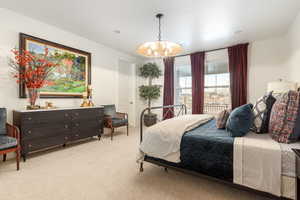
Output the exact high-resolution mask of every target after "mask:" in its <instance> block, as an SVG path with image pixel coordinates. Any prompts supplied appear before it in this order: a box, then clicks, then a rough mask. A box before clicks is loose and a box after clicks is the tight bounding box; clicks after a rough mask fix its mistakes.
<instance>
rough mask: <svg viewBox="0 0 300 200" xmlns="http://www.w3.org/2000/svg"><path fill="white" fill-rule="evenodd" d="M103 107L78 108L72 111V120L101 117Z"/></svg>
mask: <svg viewBox="0 0 300 200" xmlns="http://www.w3.org/2000/svg"><path fill="white" fill-rule="evenodd" d="M103 116H104V112H103V109H78V110H74V111H73V112H72V118H73V120H77V119H94V118H96V117H98V118H103Z"/></svg>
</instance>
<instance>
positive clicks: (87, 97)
mask: <svg viewBox="0 0 300 200" xmlns="http://www.w3.org/2000/svg"><path fill="white" fill-rule="evenodd" d="M93 106H94V103H93V101H92V86H91V85H88V86H87V93H86V94H84V95H83V102H82V104H81V105H80V107H93Z"/></svg>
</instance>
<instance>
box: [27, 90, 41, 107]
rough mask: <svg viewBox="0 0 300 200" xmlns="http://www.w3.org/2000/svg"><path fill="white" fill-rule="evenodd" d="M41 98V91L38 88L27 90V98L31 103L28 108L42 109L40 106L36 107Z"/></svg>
mask: <svg viewBox="0 0 300 200" xmlns="http://www.w3.org/2000/svg"><path fill="white" fill-rule="evenodd" d="M39 97H40V91H39V89H38V88H27V98H28V101H29V105H28V106H27V109H28V110H35V109H39V108H40V106H38V105H36V103H37V100H38V99H39Z"/></svg>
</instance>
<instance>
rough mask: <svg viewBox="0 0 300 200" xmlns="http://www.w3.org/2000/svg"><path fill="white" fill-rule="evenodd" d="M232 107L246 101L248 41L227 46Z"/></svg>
mask: <svg viewBox="0 0 300 200" xmlns="http://www.w3.org/2000/svg"><path fill="white" fill-rule="evenodd" d="M228 56H229V72H230V91H231V106H232V109H234V108H236V107H239V106H241V105H243V104H246V103H247V87H248V86H247V68H248V43H247V44H239V45H235V46H232V47H229V48H228Z"/></svg>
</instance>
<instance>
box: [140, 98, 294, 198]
mask: <svg viewBox="0 0 300 200" xmlns="http://www.w3.org/2000/svg"><path fill="white" fill-rule="evenodd" d="M174 108H177V109H178V110H174ZM159 109H160V110H162V109H165V110H166V112H165V115H166V114H167V113H169V112H171V113H173V115H174V116H176V117H178V116H179V115H185V114H187V108H186V105H184V104H181V105H170V106H157V107H151V108H145V109H144V110H143V111H142V113H141V115H140V143H142V141H143V127H144V123H143V121H144V120H143V119H144V114H145V112H146V111H150V110H159ZM176 112H177V114H176ZM163 118H164V116H163ZM143 162H148V163H151V164H155V165H158V166H160V167H163V168H164V169H165V171H166V172H167V171H168V169H174V170H177V171H181V172H184V173H187V174H191V175H194V176H198V177H204V178H207V179H210V180H214V181H217V182H220V183H224V184H227V185H229V186H232V187H234V188H237V189H241V190H245V191H250V192H253V193H256V194H258V195H261V196H263V197H268V198H271V199H278V200H279V199H281V200H289V198H285V197H277V196H275V195H272V194H270V193H267V192H262V191H259V190H255V189H252V188H249V187H246V186H242V185H238V184H235V183H233V182H230V181H226V180H222V179H219V178H215V177H211V176H208V175H204V174H201V173H198V172H195V171H192V170H188V169H183V168H179V167H175V166H171V165H168V164H167V163H163V162H160V161H159V160H156V159H153V158H151V157H145V159H144V160H143ZM143 162H141V163H140V172H143V171H144V163H143ZM296 193H297V192H296Z"/></svg>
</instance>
